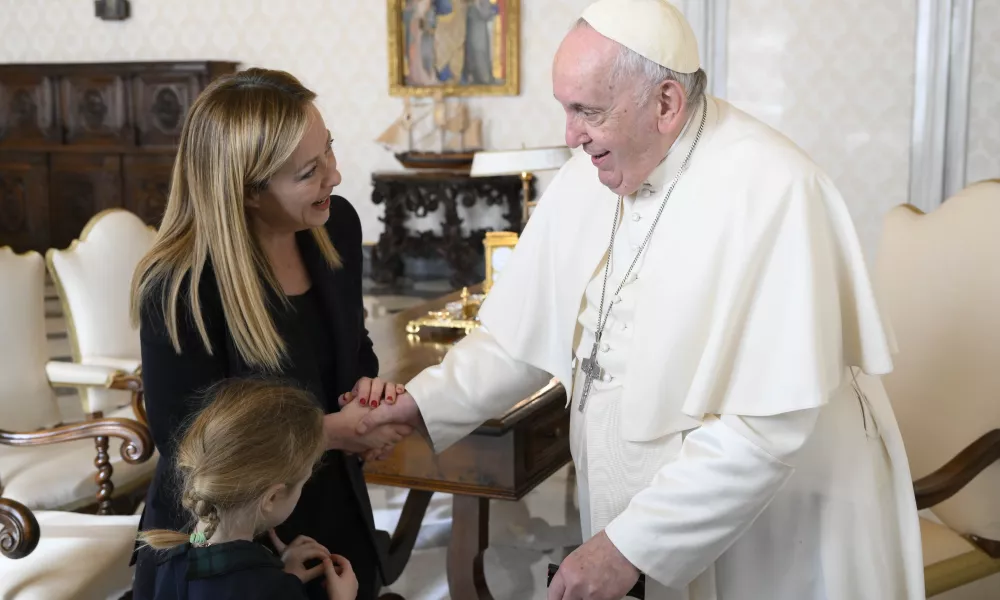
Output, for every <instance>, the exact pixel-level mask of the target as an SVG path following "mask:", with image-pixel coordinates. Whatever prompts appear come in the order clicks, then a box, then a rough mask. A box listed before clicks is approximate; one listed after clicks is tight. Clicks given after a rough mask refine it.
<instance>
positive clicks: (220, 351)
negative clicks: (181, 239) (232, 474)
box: [136, 196, 388, 600]
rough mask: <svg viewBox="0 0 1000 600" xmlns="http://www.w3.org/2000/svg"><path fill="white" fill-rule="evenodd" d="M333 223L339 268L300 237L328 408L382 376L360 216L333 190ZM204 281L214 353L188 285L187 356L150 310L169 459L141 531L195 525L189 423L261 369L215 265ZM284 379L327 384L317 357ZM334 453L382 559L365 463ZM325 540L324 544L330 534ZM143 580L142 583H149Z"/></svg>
mask: <svg viewBox="0 0 1000 600" xmlns="http://www.w3.org/2000/svg"><path fill="white" fill-rule="evenodd" d="M326 228H327V231H328V232H329V234H330V238H331V240H332V241H333V244H334V246H335V247H336V248H337V251H338V252H339V253H340V256H341V259H342V261H343V267H342V268H340V269H330V268H329V267H328V265H327V263H326V261H325V260H324V258H323V256H322V254H321V252H320V250H319V248H318V247H317V245H316V243H315V241H314V240H313V238H312V235H311V233H310V232H308V231H304V232H300V233H299V234H297V236H296V238H297V241H298V245H299V248H300V250H301V252H302V258H303V261H304V262H305V266H306V268H307V270H308V271H309V276H310V278H311V280H312V285H313V286H314V288H316V291H317V292H318V293H319V294H320V298H321V301H322V304H323V306H324V308H325V310H326V316H327V318H328V319H329V322H330V326H331V328H332V329H333V333H334V336H333V337H334V339H333V342H334V345H335V355H336V360H337V367H336V383H337V385H336V388H337V389H336V390H327V394H326V396H327V397H326V398H321V399H320V400H321V401H322V402H323V403H324V405H325V407H326V412H327V413H332V412H336V411H337V410H339V407H338V406H337V397H338V396H339V395H340V394H342V393H344V392H346V391H348V390H350V389H351V388H352V387H353V386H354V384H355V383H356V382H357V380H358V379H359V378H360V377H362V376H365V377H374V376H376V375H377V374H378V359H377V358H376V356H375V352H374V349H373V347H372V341H371V339H370V338H369V337H368V332H367V330H366V329H365V326H364V306H363V303H362V294H361V270H362V253H361V222H360V220H359V218H358V214H357V212H356V211H355V210H354V207H353V206H351V204H350V203H349V202H348V201H347V200H345V199H344V198H342V197H340V196H331V198H330V219H329V220H328V221H327V224H326ZM199 288H200V289H199V293H200V300H201V312H202V316H203V318H204V321H205V327H206V329H207V332H208V337H209V339H210V341H211V345H212V351H213V352H212V354H209V353H208V352H207V351H206V350H205V347H204V344H203V342H202V340H201V337H200V335H199V334H198V330H197V328H196V327H195V325H194V321H193V319H192V318H191V313H190V311H189V309H188V307H187V303H186V295H187V294H186V290H185V289H183V288H182V290H181V295H180V297H179V302H181V303H182V304H181V307H180V309H179V310H178V321H179V322H178V325H179V337H180V345H181V349H182V353H181V354H177V353H176V352H175V351H174V348H173V346H172V345H171V342H170V338H169V336H168V334H167V331H166V325H165V320H164V318H163V314H162V310H161V308H160V306H159V294H152V295H151V301H150V302H149V303H147V304H146V305H144V306H143V307H142V318H141V327H140V340H141V348H142V379H143V386H144V390H145V403H146V412H147V415H148V418H149V425H150V429H151V431H152V435H153V441H154V443H155V444H156V448H157V450H158V451H159V453H160V459H159V462H158V464H157V467H156V473H155V475H154V478H153V481H152V483H151V485H150V488H149V490H148V492H147V498H146V507H145V510H144V512H143V515H142V520H141V522H140V530H148V529H154V528H170V529H174V530H181V529H182V528H183V527H185V526H186V525H188V524H189V521H190V518H189V516H188V515H186V514H185V513H184V511H183V509H182V508H181V506H180V498H179V490H177V489H176V488H177V486H176V484H175V482H174V481H173V479H174V476H173V459H174V450H175V445H176V443H177V441H178V440H179V439H180V437H181V435H182V434H183V430H184V427H185V425H186V423H187V422H188V421H189V419H190V418H191V417H192V415H193V414H194V413H195V412H197V410H198V409H199V408H200V406H201V401H202V398H203V395H202V392H203V390H205V389H206V388H208V387H209V386H211V385H212V384H214V383H216V382H218V381H220V380H222V379H224V378H228V377H240V376H252V375H256V374H258V373H257V371H256V370H255V369H253V368H251V367H249V366H248V365H247V364H246V363H245V362H244V361H243V360H242V359H241V358H240V356H239V354H238V353H237V352H236V348H235V345H234V342H233V339H232V336H231V335H230V333H229V331H228V329H227V327H226V322H225V317H224V313H223V310H222V301H221V297H220V293H219V289H218V285H217V284H216V279H215V273H214V271H213V270H212V269H211V265H206V269H205V271H204V273H203V274H202V277H201V281H200V284H199ZM285 343H286V344H287V346H288V347H289V348H292V347H294V346H295V345H296V344H297V343H299V341H298V340H296V339H285ZM303 343H304V342H303ZM281 376H282V378H283V379H291V380H295V381H298V382H302V383H303V384H304V386H305V387H312V388H316V387H321V386H320V385H316V384H317V383H318V382H319V380H320V373H319V372H318V367H317V365H316V363H315V362H313V361H301V362H293V363H292V364H289V365H288V366H287V368H286V369H285V370H284V372H283V373H282V374H281ZM331 455H333V456H334V457H335V459H337V460H343V461H344V462H345V466H346V470H347V473H348V476H349V479H350V486H351V488H352V489H353V492H354V495H355V496H356V498H357V500H358V502H359V505H360V507H361V513H362V516H363V517H364V520H365V522H366V525H367V529H368V534H369V535H368V536H366V537H367V539H366V540H357V542H356V543H358V544H364V545H368V546H369V547H370V549H371V550H372V552H370V553H368V554H370V555H373V556H377V557H378V559H379V562H380V563H381V562H382V559H383V558H384V551H385V550H386V549H387V542H388V535H387V534H384V533H382V532H376V530H375V525H374V519H373V517H372V509H371V503H370V500H369V498H368V492H367V487H366V485H365V481H364V475H363V473H362V470H361V466H362V464H361V461H360V460H359V459H358V458H356V457H351V456H346V455H343V454H342V453H339V452H333V453H327V459H329V457H330V456H331ZM317 476H320V474H317ZM305 503H308V504H316V506H314V507H309V510H315V511H323V510H329V508H328V506H324V503H323V500H322V499H316V498H313V499H310V498H307V497H306V493H305V491H304V492H303V496H302V499H301V500H300V501H299V504H298V506H297V507H296V512H298V511H299V510H302V509H306V507H304V506H303V504H305ZM306 535H309V533H308V532H307V533H306ZM312 537H318V536H315V535H313V536H312ZM285 541H286V542H289V541H291V540H285ZM319 541H320V543H324V542H323V541H322V540H319ZM150 562H153V561H146V560H143V558H142V557H141V553H140V557H139V566H138V568H137V573H136V591H137V592H139V587H140V585H141V586H148V585H151V584H152V581H150V580H149V579H148V577H150V576H152V573H150V572H148V569H149V568H150ZM143 563H146V564H145V565H144V564H143ZM139 571H147V572H145V573H140V572H139ZM140 579H141V580H143V581H142V582H140ZM373 583H374V582H373ZM362 585H364V582H362ZM145 589H149V588H145ZM138 599H139V596H138V595H137V600H138Z"/></svg>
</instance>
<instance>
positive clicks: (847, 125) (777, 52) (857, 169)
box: [727, 0, 916, 259]
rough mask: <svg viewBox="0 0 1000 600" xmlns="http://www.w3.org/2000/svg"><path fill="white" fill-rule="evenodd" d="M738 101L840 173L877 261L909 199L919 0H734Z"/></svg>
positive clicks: (732, 41) (731, 88)
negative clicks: (887, 216) (892, 221)
mask: <svg viewBox="0 0 1000 600" xmlns="http://www.w3.org/2000/svg"><path fill="white" fill-rule="evenodd" d="M729 7H730V8H729V11H730V12H729V78H728V82H727V83H728V95H729V99H730V100H731V101H732V102H733V103H734V104H735V105H736V106H738V107H739V108H741V109H743V110H745V111H747V112H749V113H750V114H752V115H755V116H757V117H758V118H760V119H762V120H764V121H765V122H767V123H769V124H770V125H772V126H774V127H775V128H777V129H778V130H780V131H781V132H783V133H784V134H786V135H788V136H789V137H790V138H791V139H792V140H794V141H795V142H796V143H797V144H799V145H800V146H801V147H802V148H804V149H805V150H806V152H808V153H809V154H810V155H811V156H812V157H813V159H814V160H816V161H817V162H818V163H819V164H820V165H821V166H822V167H823V168H824V169H825V170H826V171H827V172H828V173H829V174H830V175H831V177H833V179H834V181H835V182H836V184H837V187H838V188H839V189H840V192H841V193H842V194H843V196H844V198H845V199H846V201H847V204H848V207H849V208H850V211H851V214H852V216H853V217H854V221H855V224H856V225H857V228H858V234H859V235H860V237H861V241H862V244H863V245H864V248H865V252H866V254H867V255H868V257H869V259H870V258H871V257H872V256H873V253H874V252H875V251H876V246H877V242H878V238H879V233H880V229H881V226H882V216H883V214H884V213H885V212H886V211H887V210H888V209H890V208H892V207H893V206H895V205H897V204H901V203H903V202H906V201H907V188H908V177H909V144H910V125H911V116H912V106H913V72H914V39H915V23H916V13H915V3H914V2H912V0H837V1H836V2H832V1H830V0H732V1H731V2H730V3H729Z"/></svg>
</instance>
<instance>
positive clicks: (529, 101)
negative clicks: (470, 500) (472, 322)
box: [0, 0, 590, 241]
mask: <svg viewBox="0 0 1000 600" xmlns="http://www.w3.org/2000/svg"><path fill="white" fill-rule="evenodd" d="M589 2H590V0H542V1H538V0H522V2H521V5H522V41H521V62H522V69H521V95H520V96H518V97H510V98H483V99H476V100H474V101H473V102H471V103H470V105H471V110H472V113H473V116H480V117H482V118H484V120H485V123H484V138H485V139H484V141H485V143H486V145H487V146H488V147H491V148H512V147H520V146H521V145H522V144H524V145H525V146H529V147H530V146H536V145H538V146H540V145H557V144H562V143H563V127H562V126H563V117H562V110H561V109H560V108H559V105H558V104H557V103H556V102H555V100H553V99H552V84H551V80H550V77H549V74H550V73H549V70H550V66H551V60H552V56H553V55H554V54H555V50H556V47H557V46H558V44H559V41H560V39H561V37H562V32H564V31H566V30H567V29H568V28H569V27H570V25H572V23H573V21H574V20H575V19H576V18H577V17H578V16H579V14H580V13H581V12H582V10H583V8H584V7H585V6H586V5H587V4H589ZM131 6H132V17H131V18H130V19H128V20H127V21H123V22H108V21H102V20H100V19H98V18H96V17H95V16H94V3H93V2H92V1H91V0H0V15H2V17H0V62H19V63H23V62H110V61H130V60H196V59H198V60H200V59H215V60H233V61H239V62H241V63H243V65H244V66H266V67H272V68H279V69H285V70H287V71H290V72H291V73H293V74H295V75H296V76H298V77H299V78H300V79H302V80H303V82H304V83H305V84H306V85H307V86H309V87H311V88H312V89H313V90H315V91H316V92H317V93H318V94H319V98H318V103H319V106H320V109H321V110H322V112H323V114H324V117H325V119H326V121H327V123H328V125H329V126H330V128H331V130H332V131H333V134H334V137H335V138H336V142H335V144H334V147H335V149H336V151H337V156H338V159H339V160H340V164H341V171H342V173H343V175H344V183H343V184H342V185H341V187H340V188H338V191H339V192H340V193H341V194H342V195H344V196H345V197H346V198H348V199H349V200H350V201H351V202H352V203H353V204H354V205H355V206H356V207H357V209H358V212H359V213H360V215H361V220H362V224H363V227H364V235H365V239H366V240H367V241H375V240H376V239H377V238H378V235H379V234H380V233H381V231H382V224H381V223H380V222H379V221H378V216H379V215H380V214H381V212H382V208H381V207H376V206H374V205H373V204H372V203H371V200H370V198H371V185H370V176H371V173H372V171H376V170H397V169H399V168H400V166H399V165H398V163H397V162H396V160H395V159H394V158H393V157H392V155H391V154H390V153H388V152H387V151H385V150H384V149H383V148H382V147H380V146H379V145H377V144H376V143H375V142H374V141H373V140H374V139H375V138H376V137H378V135H379V134H380V133H381V132H382V131H383V130H384V129H385V128H386V127H388V126H389V125H390V124H391V123H392V122H393V120H395V119H396V117H398V116H399V112H400V111H401V110H402V106H403V104H402V100H401V99H399V98H392V97H390V96H389V94H388V73H387V50H386V2H385V0H290V1H288V2H276V1H274V0H131ZM542 175H545V174H542ZM540 179H541V181H542V182H543V183H544V182H545V181H546V180H547V179H546V178H545V177H540ZM497 210H498V211H499V209H497Z"/></svg>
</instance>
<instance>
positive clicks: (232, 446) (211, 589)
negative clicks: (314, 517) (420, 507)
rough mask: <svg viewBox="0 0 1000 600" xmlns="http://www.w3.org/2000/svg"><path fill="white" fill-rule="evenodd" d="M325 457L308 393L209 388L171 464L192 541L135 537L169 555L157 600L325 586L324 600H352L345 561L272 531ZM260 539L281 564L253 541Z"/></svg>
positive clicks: (276, 387)
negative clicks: (318, 582) (266, 539)
mask: <svg viewBox="0 0 1000 600" xmlns="http://www.w3.org/2000/svg"><path fill="white" fill-rule="evenodd" d="M323 450H324V438H323V410H322V409H321V408H320V406H319V404H318V402H317V401H316V400H315V399H314V398H313V397H312V395H311V394H309V393H308V392H306V391H303V390H300V389H297V388H293V387H288V386H286V385H282V384H280V383H276V382H268V381H263V380H225V381H223V382H221V383H220V384H218V385H217V386H215V389H214V390H213V392H212V401H211V403H210V404H208V405H207V406H206V408H205V409H204V410H202V412H201V413H200V414H199V415H198V416H197V418H195V420H194V421H193V423H192V424H191V426H190V428H188V430H187V433H186V434H185V435H184V438H183V439H182V440H181V442H180V444H179V445H178V448H177V454H176V457H177V458H176V461H177V464H176V467H177V474H178V476H179V479H180V481H179V485H178V488H179V489H181V490H183V492H182V493H183V496H182V504H183V506H184V508H185V509H187V510H188V511H189V512H190V513H191V514H192V515H193V516H194V520H195V527H194V533H192V534H190V535H188V534H183V533H180V532H176V531H167V530H152V531H146V532H143V533H141V534H140V540H142V541H143V542H145V543H146V544H148V545H149V546H151V547H152V548H154V549H157V550H166V552H160V553H158V554H159V556H158V557H157V561H158V563H159V564H158V567H157V572H156V595H155V599H156V600H174V599H176V600H200V599H205V600H208V599H211V600H224V599H228V598H232V599H234V600H235V599H238V600H254V599H258V598H259V599H265V598H266V599H270V598H275V599H277V598H292V599H294V598H302V599H304V598H306V597H307V596H306V593H305V588H304V584H305V583H306V582H308V581H311V580H313V579H317V578H320V577H325V578H326V581H325V588H326V592H327V595H328V596H329V598H330V600H355V597H356V595H357V591H358V581H357V579H356V578H355V576H354V572H353V570H352V569H351V565H350V563H349V562H348V561H347V560H346V559H345V558H343V557H341V556H338V555H331V554H330V552H329V550H327V549H326V548H324V547H323V546H321V545H320V544H319V543H317V542H316V541H315V540H313V539H312V538H308V537H306V536H299V537H297V538H295V540H293V541H292V542H291V543H290V544H288V545H287V546H286V545H285V544H284V543H282V541H281V540H279V539H278V538H277V535H276V534H275V533H274V531H273V528H274V527H276V526H277V525H280V524H281V523H282V522H283V521H285V519H287V518H288V516H289V515H290V514H291V513H292V509H293V508H295V504H296V502H298V500H299V495H300V494H301V492H302V486H303V485H304V484H305V482H306V480H308V479H309V477H310V475H311V474H312V471H313V468H314V467H315V466H316V463H317V462H318V460H319V459H320V457H321V456H322V454H323ZM265 531H267V532H268V533H269V534H270V537H271V541H272V543H273V544H274V547H275V548H276V549H277V550H278V552H280V553H281V557H280V558H278V557H276V556H275V555H274V554H272V553H271V551H270V550H268V549H267V548H265V547H264V546H262V545H260V544H258V543H256V542H254V541H253V540H254V538H255V537H257V536H258V535H260V534H262V533H264V532H265ZM307 562H310V563H317V564H316V566H313V567H311V568H307V567H306V563H307Z"/></svg>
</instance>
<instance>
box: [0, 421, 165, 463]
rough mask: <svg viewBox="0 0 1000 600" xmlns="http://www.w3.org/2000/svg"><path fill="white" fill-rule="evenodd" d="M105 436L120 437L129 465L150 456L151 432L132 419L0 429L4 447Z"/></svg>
mask: <svg viewBox="0 0 1000 600" xmlns="http://www.w3.org/2000/svg"><path fill="white" fill-rule="evenodd" d="M109 437H116V438H120V439H121V440H122V446H121V455H122V458H123V459H124V460H125V462H127V463H129V464H133V465H134V464H138V463H141V462H144V461H147V460H149V459H150V457H151V456H153V449H154V448H153V436H152V434H150V433H149V429H147V428H146V426H144V425H142V424H141V423H139V422H137V421H133V420H132V419H120V418H107V419H94V420H91V421H83V422H80V423H73V424H70V425H60V426H58V427H52V428H50V429H42V430H39V431H32V432H28V433H20V432H14V431H5V430H3V429H0V444H4V445H6V446H47V445H49V444H58V443H61V442H71V441H74V440H82V439H87V438H109Z"/></svg>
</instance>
